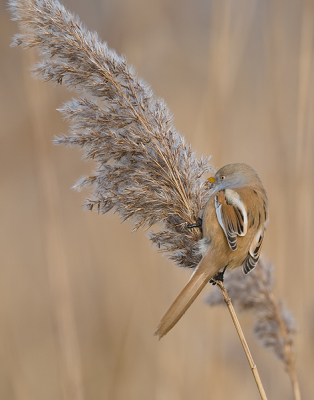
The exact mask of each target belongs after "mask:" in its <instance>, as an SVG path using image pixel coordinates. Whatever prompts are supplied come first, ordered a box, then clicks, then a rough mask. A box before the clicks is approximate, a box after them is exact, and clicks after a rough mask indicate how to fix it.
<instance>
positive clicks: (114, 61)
mask: <svg viewBox="0 0 314 400" xmlns="http://www.w3.org/2000/svg"><path fill="white" fill-rule="evenodd" d="M9 4H10V9H11V11H12V13H13V15H14V19H15V20H17V21H18V22H19V24H20V26H21V30H22V33H21V34H19V35H16V36H15V38H14V42H13V44H14V45H21V46H22V47H24V48H30V47H36V48H37V49H38V50H39V53H40V56H41V59H42V60H41V61H40V62H39V63H38V65H37V66H35V67H34V69H33V72H34V74H35V75H36V76H38V77H41V78H43V79H44V80H45V81H52V82H54V83H56V84H63V85H65V86H66V87H68V88H69V89H73V90H75V91H76V92H78V93H80V95H81V97H80V98H76V99H73V100H71V101H69V102H67V103H66V104H64V105H63V107H61V108H60V111H61V113H62V114H63V116H64V117H65V118H66V119H67V120H68V121H69V122H70V124H71V130H70V134H69V135H67V136H63V137H60V138H57V139H56V140H55V141H54V142H55V143H56V144H65V145H72V146H79V147H82V148H84V150H85V157H86V158H87V159H93V160H95V161H96V163H97V170H96V172H95V174H93V175H91V176H89V177H85V178H83V179H81V180H80V181H79V182H78V183H77V184H76V188H77V189H81V188H82V187H84V186H87V185H88V186H92V188H93V192H92V198H91V199H88V200H87V201H86V203H85V206H86V208H87V209H89V210H92V209H94V208H96V209H97V210H98V211H100V212H102V213H106V212H108V211H110V210H114V211H115V212H118V214H119V215H120V217H121V219H122V220H123V221H124V220H126V219H129V218H132V220H133V221H134V227H135V229H138V228H139V227H141V226H143V227H148V228H149V227H151V226H152V225H154V224H156V223H158V224H160V225H161V226H162V229H161V230H160V231H157V232H150V233H149V237H150V239H151V241H152V242H153V243H155V244H156V245H157V246H158V247H159V248H161V250H163V251H166V252H168V253H170V258H171V259H172V260H173V261H175V262H176V263H177V264H178V265H180V266H187V267H195V266H196V265H197V264H198V262H199V257H200V256H199V254H198V252H197V251H195V250H196V249H197V240H198V239H199V238H200V232H199V231H198V230H197V229H193V230H188V229H187V228H186V222H189V223H191V222H194V221H196V220H197V218H198V214H199V211H200V210H201V208H202V207H203V206H204V204H205V202H206V197H207V196H208V192H209V184H208V182H207V181H206V180H204V179H202V175H203V174H204V173H205V172H208V171H210V170H213V169H212V168H211V166H210V164H209V158H201V159H197V158H196V156H195V154H194V153H193V152H192V150H191V147H190V145H189V144H187V143H185V141H184V138H183V137H182V136H180V134H179V133H178V132H176V130H175V128H174V127H173V126H172V123H171V120H172V117H171V115H170V113H169V110H168V108H167V106H166V104H165V103H164V101H163V100H161V99H156V98H155V97H154V96H153V94H152V92H151V90H150V88H149V86H148V85H147V84H146V83H144V82H143V81H142V80H140V79H138V78H137V76H136V75H135V73H134V71H133V69H132V68H130V67H129V66H128V65H127V63H126V60H125V58H124V57H120V56H118V55H117V54H116V53H115V52H114V51H113V50H110V49H109V48H108V46H107V44H106V43H103V42H101V41H100V40H99V38H98V36H97V34H96V33H91V32H89V31H88V30H87V29H85V28H84V27H83V25H82V24H81V22H80V21H79V19H78V18H77V17H76V16H74V15H73V14H71V13H70V12H68V11H67V10H66V9H65V8H64V7H63V6H62V5H61V4H60V3H59V2H58V1H52V0H20V1H16V0H11V1H10V2H9Z"/></svg>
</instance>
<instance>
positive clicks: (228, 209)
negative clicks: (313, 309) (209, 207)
mask: <svg viewBox="0 0 314 400" xmlns="http://www.w3.org/2000/svg"><path fill="white" fill-rule="evenodd" d="M215 207H216V215H217V218H218V222H219V224H220V226H221V227H222V229H223V231H224V232H225V235H226V238H227V241H228V244H229V247H230V248H231V250H236V249H237V236H244V235H246V232H247V225H248V223H247V219H248V218H247V211H246V208H245V206H244V203H243V201H242V199H241V197H240V195H239V194H238V193H237V192H236V191H235V190H232V189H225V190H220V191H219V192H218V193H217V194H216V196H215Z"/></svg>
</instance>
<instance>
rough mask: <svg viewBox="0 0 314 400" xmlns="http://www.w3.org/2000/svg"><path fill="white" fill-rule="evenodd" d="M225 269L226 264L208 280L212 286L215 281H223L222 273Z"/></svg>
mask: <svg viewBox="0 0 314 400" xmlns="http://www.w3.org/2000/svg"><path fill="white" fill-rule="evenodd" d="M226 269H227V266H225V268H224V269H223V270H222V271H219V272H218V273H217V274H216V275H215V276H214V277H213V278H212V279H211V280H210V281H209V283H211V284H212V285H213V286H215V285H216V284H217V281H220V282H223V281H224V274H225V271H226Z"/></svg>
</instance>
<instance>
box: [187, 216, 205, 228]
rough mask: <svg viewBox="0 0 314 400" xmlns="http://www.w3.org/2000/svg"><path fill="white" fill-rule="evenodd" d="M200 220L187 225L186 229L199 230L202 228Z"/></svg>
mask: <svg viewBox="0 0 314 400" xmlns="http://www.w3.org/2000/svg"><path fill="white" fill-rule="evenodd" d="M202 222H203V221H202V219H201V218H199V219H198V221H197V222H195V224H187V226H186V227H187V228H188V229H192V228H201V227H202Z"/></svg>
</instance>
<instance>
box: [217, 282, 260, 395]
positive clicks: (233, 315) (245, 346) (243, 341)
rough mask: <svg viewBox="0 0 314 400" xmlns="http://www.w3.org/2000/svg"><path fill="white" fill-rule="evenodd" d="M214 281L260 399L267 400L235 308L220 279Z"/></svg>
mask: <svg viewBox="0 0 314 400" xmlns="http://www.w3.org/2000/svg"><path fill="white" fill-rule="evenodd" d="M215 282H216V284H217V286H218V287H219V289H220V290H221V293H222V295H223V297H224V301H225V303H226V304H227V307H228V310H229V313H230V315H231V318H232V321H233V323H234V326H235V328H236V331H237V333H238V335H239V338H240V341H241V344H242V346H243V349H244V352H245V355H246V358H247V360H248V362H249V365H250V368H251V371H252V373H253V376H254V379H255V382H256V385H257V388H258V391H259V394H260V396H261V399H262V400H267V396H266V393H265V390H264V387H263V384H262V381H261V378H260V376H259V373H258V369H257V366H256V364H255V362H254V360H253V357H252V354H251V352H250V349H249V346H248V344H247V341H246V339H245V336H244V333H243V330H242V328H241V325H240V322H239V320H238V317H237V314H236V312H235V310H234V308H233V305H232V302H231V300H230V298H229V296H228V292H227V290H226V288H225V286H224V284H223V283H222V282H221V281H215Z"/></svg>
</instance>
